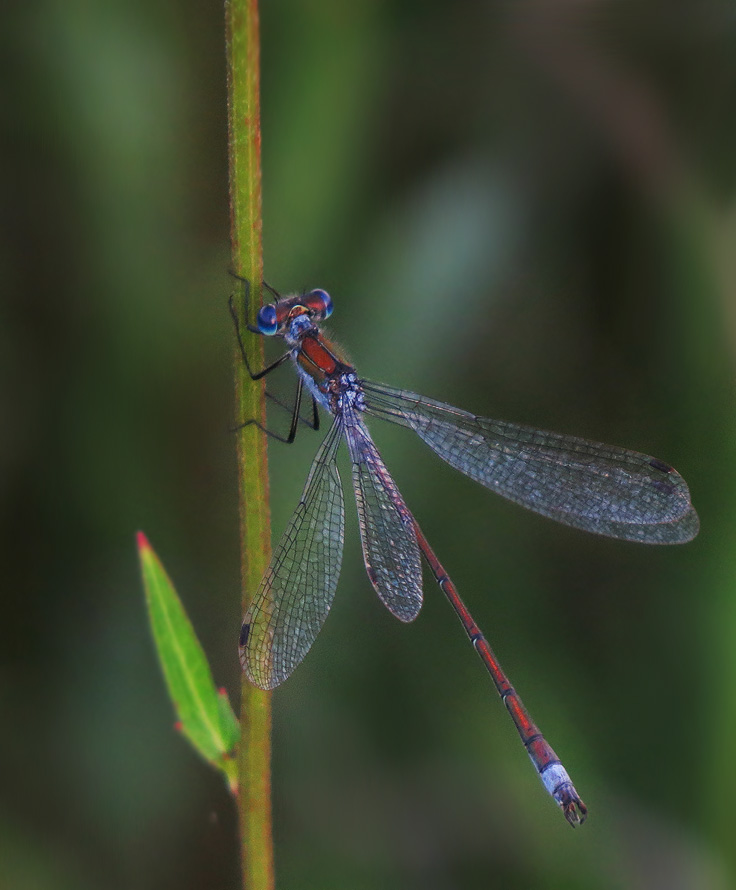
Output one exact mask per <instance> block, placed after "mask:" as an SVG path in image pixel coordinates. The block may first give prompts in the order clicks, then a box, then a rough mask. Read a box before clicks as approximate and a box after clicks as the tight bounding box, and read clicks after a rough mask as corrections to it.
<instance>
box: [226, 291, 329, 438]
mask: <svg viewBox="0 0 736 890" xmlns="http://www.w3.org/2000/svg"><path fill="white" fill-rule="evenodd" d="M235 277H236V278H238V279H239V280H240V281H243V282H244V284H245V299H246V305H247V303H248V301H249V297H250V282H249V281H248V279H247V278H240V277H239V276H237V275H236V276H235ZM263 284H264V286H265V287H266V288H268V290H269V291H270V292H271V293H272V294H274V296H276V298H277V299H279V298H280V295H279V294H278V292H277V291H275V290H274V289H273V288H272V287H271V286H270V285H269V284H267V283H266V282H265V281H264V282H263ZM228 305H229V307H230V316H231V318H232V320H233V324H234V325H235V335H236V337H237V338H238V347H239V348H240V355H241V356H242V359H243V364H244V365H245V367H246V370H247V371H248V374H249V376H250V379H251V380H260V379H261V378H263V377H265V376H266V375H267V374H270V372H271V371H274V370H275V369H276V368H278V367H279V366H280V365H282V364H283V363H284V362H285V361H286V360H287V359H288V358H289V357H290V355H291V353H289V352H285V353H284V354H283V355H282V356H280V357H279V358H277V359H276V361H275V362H272V363H271V364H270V365H266V367H265V368H263V369H262V370H261V371H256V372H255V373H254V372H253V371H252V370H251V367H250V363H249V361H248V356H247V355H246V352H245V345H244V343H243V338H242V336H241V333H240V319H239V318H238V313H237V312H236V310H235V303H234V301H233V298H232V296H231V297H230V300H229V303H228ZM247 328H248V330H249V331H250V332H251V333H253V334H259V335H260V334H261V332H260V331H259V330H258V328H254V327H253V326H252V325H247ZM303 390H304V381H303V380H302V378H301V377H299V379H298V383H297V390H296V399H295V402H294V406H293V408H289V406H288V405H286V404H284V402H282V401H281V400H280V399H277V398H276V396H274V395H273V394H272V393H270V392H268V391H266V396H267V398H269V399H271V401H273V402H275V403H276V404H277V405H279V406H280V407H281V408H285V409H287V410H289V411H291V412H292V414H291V425H290V427H289V433H288V435H287V436H285V437H284V436H282V435H280V434H279V433H276V432H274V431H273V430H269V429H267V428H266V427H265V426H263V424H262V423H260V421H258V420H256V419H255V418H253V419H251V420H246V421H245V422H244V423H241V424H239V425H238V426H236V427H234V428H233V432H236V431H237V430H240V429H243V427H246V426H251V425H252V424H255V425H256V426H257V427H258V429H260V430H261V431H262V432H264V433H266V435H267V436H271V438H273V439H276V440H277V441H278V442H283V443H284V444H286V445H290V444H291V443H292V442H293V441H294V439H295V438H296V431H297V427H298V425H299V422H300V421H301V422H302V423H305V424H306V425H307V426H308V427H309V428H310V429H313V430H318V429H319V412H318V410H317V400H316V399H315V398H314V396H312V422H311V423H310V422H309V421H308V420H306V418H303V417H300V416H299V411H300V408H301V402H302V393H303Z"/></svg>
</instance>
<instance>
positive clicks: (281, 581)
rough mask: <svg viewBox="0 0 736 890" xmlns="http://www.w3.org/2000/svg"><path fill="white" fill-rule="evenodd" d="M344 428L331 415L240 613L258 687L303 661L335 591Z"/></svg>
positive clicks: (249, 668) (244, 649) (246, 659)
mask: <svg viewBox="0 0 736 890" xmlns="http://www.w3.org/2000/svg"><path fill="white" fill-rule="evenodd" d="M342 434H343V429H342V420H341V418H336V419H335V421H334V423H333V424H332V427H331V428H330V431H329V433H328V434H327V436H326V437H325V439H324V441H323V443H322V445H321V446H320V449H319V451H318V452H317V456H316V457H315V459H314V461H313V463H312V468H311V470H310V471H309V476H308V477H307V482H306V485H305V486H304V491H303V493H302V497H301V500H300V501H299V505H298V507H297V508H296V510H295V511H294V515H293V516H292V517H291V519H290V520H289V524H288V526H287V527H286V531H285V532H284V534H283V536H282V538H281V540H280V541H279V545H278V547H277V548H276V550H275V551H274V554H273V556H272V558H271V563H270V565H269V567H268V569H267V571H266V574H265V575H264V577H263V580H262V581H261V584H260V587H259V588H258V592H257V593H256V595H255V598H254V599H253V602H252V603H251V605H250V607H249V609H248V611H247V612H246V615H245V618H244V619H243V627H242V630H241V632H240V663H241V665H242V666H243V670H244V671H245V672H246V673H247V675H248V679H249V680H250V681H251V682H252V683H254V684H255V685H256V686H260V687H261V689H273V687H274V686H278V685H279V683H283V681H284V680H285V679H286V678H287V677H288V676H289V674H291V672H292V671H293V670H294V668H295V667H296V666H297V665H298V664H299V663H300V662H301V660H302V659H303V658H304V656H305V655H306V654H307V652H308V651H309V649H310V647H311V645H312V643H313V642H314V641H315V639H316V637H317V634H318V633H319V631H320V629H321V628H322V625H323V624H324V621H325V618H327V613H328V612H329V611H330V606H331V605H332V600H333V598H334V596H335V588H336V587H337V579H338V578H339V576H340V564H341V563H342V545H343V539H344V526H345V511H344V508H343V497H342V485H341V484H340V474H339V473H338V470H337V464H336V462H335V455H336V454H337V447H338V445H339V444H340V439H341V437H342Z"/></svg>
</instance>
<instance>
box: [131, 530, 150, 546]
mask: <svg viewBox="0 0 736 890" xmlns="http://www.w3.org/2000/svg"><path fill="white" fill-rule="evenodd" d="M135 540H136V544H137V545H138V549H139V550H150V549H151V545H150V544H149V543H148V538H147V537H146V536H145V534H144V533H143V532H136V533H135Z"/></svg>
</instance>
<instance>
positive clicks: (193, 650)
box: [138, 532, 240, 791]
mask: <svg viewBox="0 0 736 890" xmlns="http://www.w3.org/2000/svg"><path fill="white" fill-rule="evenodd" d="M138 555H139V557H140V561H141V573H142V575H143V586H144V588H145V591H146V604H147V606H148V617H149V619H150V622H151V630H152V631H153V639H154V642H155V643H156V651H157V652H158V657H159V660H160V661H161V668H162V670H163V672H164V677H165V679H166V686H167V687H168V690H169V695H170V696H171V700H172V702H173V703H174V708H175V709H176V713H177V716H178V718H179V723H178V724H177V728H178V729H180V730H181V732H182V734H183V735H184V736H186V737H187V738H188V739H189V741H190V742H191V743H192V745H193V746H194V748H195V750H196V751H197V752H198V753H199V754H200V755H201V756H202V757H203V758H204V759H205V760H207V761H209V762H210V763H211V764H212V765H213V766H215V767H217V768H218V769H220V770H222V771H223V773H224V774H225V776H226V778H227V781H228V784H229V785H230V788H231V790H233V791H235V790H236V789H237V774H236V769H235V761H234V760H233V759H232V758H231V754H232V751H233V749H234V748H235V745H236V744H237V741H238V737H239V734H240V730H239V727H238V720H237V718H236V716H235V714H234V713H233V709H232V707H231V706H230V702H229V700H228V698H227V694H226V693H225V692H224V690H223V691H218V690H217V688H216V687H215V684H214V681H213V679H212V671H211V670H210V666H209V664H208V662H207V658H206V656H205V654H204V650H203V649H202V646H201V645H200V642H199V640H198V639H197V635H196V634H195V633H194V628H193V627H192V623H191V621H190V620H189V618H188V616H187V613H186V612H185V610H184V606H183V605H182V602H181V600H180V599H179V596H178V595H177V592H176V590H175V589H174V585H173V584H172V583H171V579H170V578H169V576H168V575H167V574H166V570H165V569H164V567H163V565H162V564H161V561H160V560H159V558H158V557H157V556H156V554H155V553H154V551H153V549H152V547H151V545H150V544H149V543H148V539H147V538H146V536H145V535H144V534H143V532H138Z"/></svg>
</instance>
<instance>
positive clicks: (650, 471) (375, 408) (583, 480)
mask: <svg viewBox="0 0 736 890" xmlns="http://www.w3.org/2000/svg"><path fill="white" fill-rule="evenodd" d="M363 388H364V393H365V406H366V411H367V412H368V413H369V414H373V415H375V416H376V417H381V418H383V419H384V420H388V421H391V422H392V423H398V424H400V425H401V426H406V427H409V428H410V429H413V430H414V432H416V433H417V435H419V436H420V437H421V438H422V439H424V441H425V442H426V443H427V445H429V447H430V448H432V449H433V450H434V451H435V452H436V453H437V454H438V455H439V456H440V457H441V458H442V459H443V460H445V461H447V463H448V464H450V466H453V467H455V468H456V469H458V470H460V472H462V473H465V474H466V475H467V476H470V478H471V479H474V480H475V481H476V482H480V483H481V484H482V485H485V486H486V487H487V488H490V489H491V490H492V491H497V492H498V493H499V494H501V495H503V496H504V497H506V498H508V499H509V500H512V501H515V502H516V503H518V504H521V505H522V506H524V507H527V508H528V509H530V510H534V511H535V512H537V513H541V514H542V515H544V516H549V517H550V518H551V519H554V520H556V521H557V522H562V523H565V524H566V525H572V526H574V527H576V528H581V529H584V530H585V531H589V532H595V533H596V534H599V535H609V536H610V537H613V538H622V539H625V540H628V541H641V542H643V543H648V544H680V543H683V542H685V541H689V540H691V539H692V538H694V537H695V535H696V534H697V533H698V528H699V522H698V514H697V513H696V512H695V509H694V508H693V506H692V504H691V503H690V492H689V490H688V487H687V484H686V482H685V480H684V479H683V478H682V476H680V474H679V473H677V472H676V470H674V469H673V468H672V467H670V466H669V465H668V464H665V463H663V462H662V461H660V460H658V459H657V458H654V457H649V456H648V455H645V454H639V453H637V452H635V451H627V450H626V449H625V448H617V447H616V446H614V445H603V444H600V443H598V442H590V441H588V440H586V439H579V438H577V437H575V436H564V435H561V434H559V433H549V432H544V431H543V430H537V429H534V428H533V427H529V426H523V425H521V424H516V423H506V422H504V421H498V420H488V419H487V418H484V417H475V416H474V415H473V414H469V413H468V412H466V411H460V410H459V409H457V408H452V407H450V406H449V405H445V404H443V403H442V402H436V401H434V400H433V399H428V398H425V397H424V396H420V395H417V394H416V393H412V392H406V391H403V390H398V389H393V388H392V387H388V386H383V385H382V384H377V383H371V382H370V381H363Z"/></svg>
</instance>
